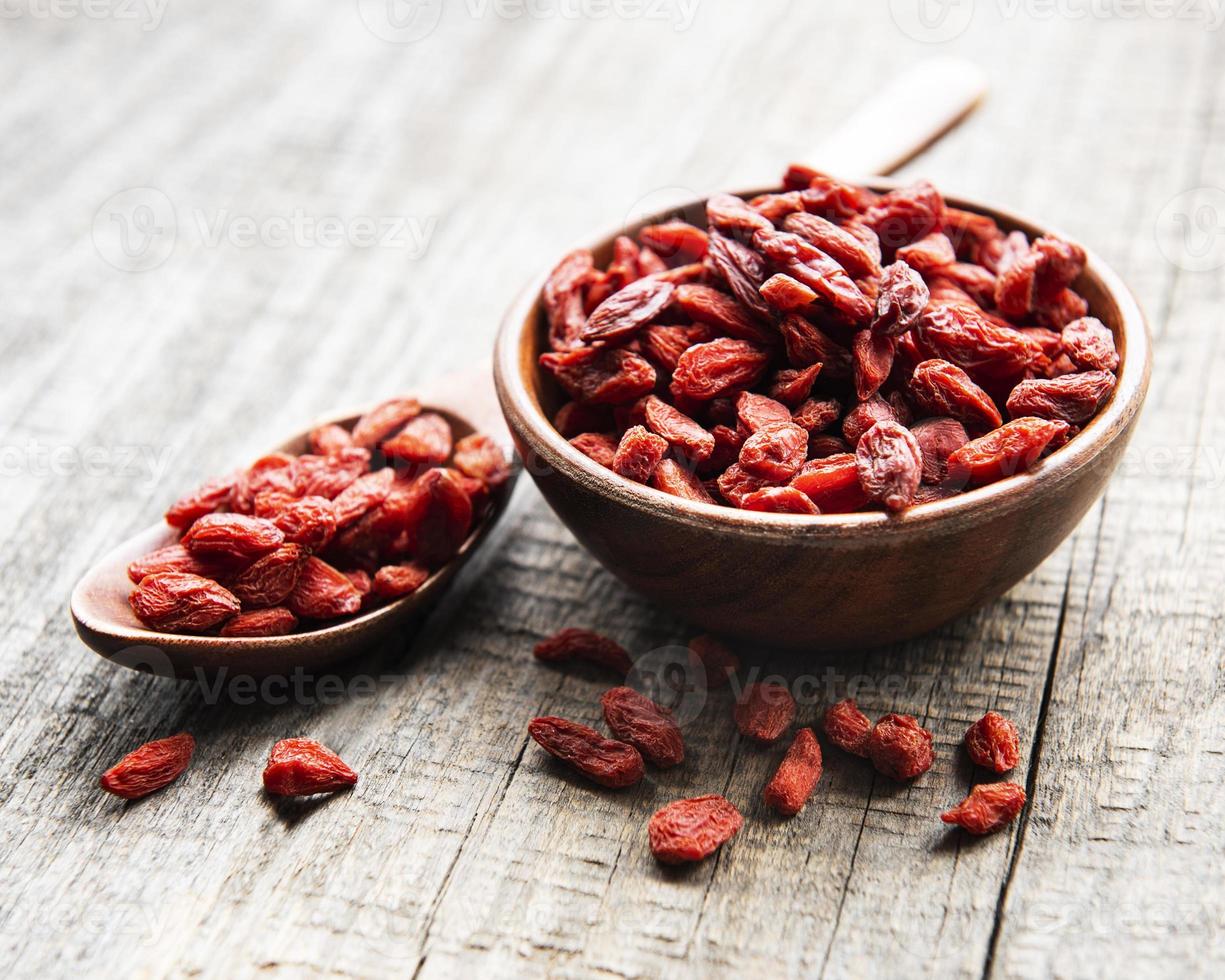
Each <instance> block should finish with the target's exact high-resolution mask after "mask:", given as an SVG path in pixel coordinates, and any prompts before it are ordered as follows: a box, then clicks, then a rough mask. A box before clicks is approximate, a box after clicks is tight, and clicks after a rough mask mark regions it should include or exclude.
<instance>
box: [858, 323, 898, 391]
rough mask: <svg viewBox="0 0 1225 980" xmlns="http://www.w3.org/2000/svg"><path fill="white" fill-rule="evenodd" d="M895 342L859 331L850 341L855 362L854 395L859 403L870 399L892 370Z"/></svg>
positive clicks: (868, 331)
mask: <svg viewBox="0 0 1225 980" xmlns="http://www.w3.org/2000/svg"><path fill="white" fill-rule="evenodd" d="M896 350H897V341H896V340H894V339H893V338H892V337H890V336H888V335H886V334H882V333H877V332H876V331H874V330H860V331H859V332H858V333H856V334H855V336H854V337H853V338H852V339H851V356H852V357H853V358H854V360H855V394H856V395H858V396H859V399H860V400H861V401H863V400H865V399H868V398H871V397H872V396H873V395H875V394H876V393H877V392H878V391H879V390H880V386H881V385H882V384H884V383H885V379H886V378H888V377H889V372H890V371H891V370H893V355H894V352H895V351H896Z"/></svg>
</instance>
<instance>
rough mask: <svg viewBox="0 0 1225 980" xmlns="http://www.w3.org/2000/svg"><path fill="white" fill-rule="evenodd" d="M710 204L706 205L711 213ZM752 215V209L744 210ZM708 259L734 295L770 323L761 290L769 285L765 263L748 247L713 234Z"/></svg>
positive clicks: (768, 310) (767, 307)
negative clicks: (765, 283)
mask: <svg viewBox="0 0 1225 980" xmlns="http://www.w3.org/2000/svg"><path fill="white" fill-rule="evenodd" d="M709 208H710V204H709V202H708V203H707V210H708V212H709ZM745 210H746V212H747V213H749V214H753V213H754V212H753V211H752V210H751V209H747V208H746V209H745ZM758 219H759V220H761V221H764V222H765V227H767V228H772V227H773V225H771V224H770V222H769V219H766V218H762V217H761V216H760V215H758ZM707 258H708V259H709V260H710V263H711V265H712V267H713V268H714V270H715V272H717V273H718V275H719V276H720V278H722V279H723V281H724V282H725V283H727V287H728V289H730V290H731V291H732V295H733V296H735V297H736V299H738V300H740V302H741V303H743V304H744V305H745V306H747V307H748V308H749V309H750V310H752V311H753V312H754V313H756V314H757V315H758V316H759V317H761V318H762V319H763V320H769V319H770V306H769V304H768V303H766V301H765V300H764V299H763V298H762V296H761V293H760V292H759V290H760V289H761V286H762V284H763V283H764V282H765V281H766V275H767V274H768V270H767V268H766V263H765V260H763V259H762V257H761V256H760V255H758V254H757V253H756V252H754V251H753V250H752V249H751V248H749V247H747V246H746V245H742V244H741V243H740V242H738V241H735V240H733V239H731V238H725V237H724V236H723V235H720V234H719V233H718V232H711V234H710V237H709V239H708V250H707Z"/></svg>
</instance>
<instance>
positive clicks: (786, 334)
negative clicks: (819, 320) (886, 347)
mask: <svg viewBox="0 0 1225 980" xmlns="http://www.w3.org/2000/svg"><path fill="white" fill-rule="evenodd" d="M778 329H779V332H780V333H781V334H782V335H783V346H784V347H785V348H786V350H787V360H789V361H790V362H791V363H792V364H793V365H795V366H796V367H808V366H809V365H811V364H820V365H821V373H822V375H824V376H825V377H827V378H829V379H831V380H834V381H838V380H842V379H844V378H849V377H850V376H851V373H852V371H853V368H854V361H853V359H852V357H851V352H850V351H849V350H847V349H846V348H845V347H843V346H842V345H841V344H839V343H838V342H837V341H836V340H834V339H833V338H831V337H830V336H829V335H828V334H827V333H825V331H823V330H821V329H820V328H819V327H817V326H816V324H814V323H812V322H810V321H809V320H806V319H804V317H802V316H799V315H797V314H795V313H788V314H787V315H786V316H784V317H783V318H782V320H781V321H780V322H779V325H778Z"/></svg>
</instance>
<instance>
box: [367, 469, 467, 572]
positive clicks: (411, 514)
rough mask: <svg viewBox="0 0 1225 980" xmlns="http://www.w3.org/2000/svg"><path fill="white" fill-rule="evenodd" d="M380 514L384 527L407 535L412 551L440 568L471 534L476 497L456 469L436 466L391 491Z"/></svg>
mask: <svg viewBox="0 0 1225 980" xmlns="http://www.w3.org/2000/svg"><path fill="white" fill-rule="evenodd" d="M377 516H378V521H377V523H376V526H377V527H378V528H379V530H380V531H382V532H383V533H385V534H390V535H392V536H396V535H400V536H403V537H404V539H405V550H406V552H407V553H408V554H411V555H412V556H413V558H415V559H416V560H417V561H419V562H421V563H423V564H425V565H427V566H429V567H430V568H436V567H438V566H439V565H442V564H443V563H445V562H447V561H450V560H451V558H453V557H454V556H455V553H456V552H457V551H459V549H460V546H461V545H463V543H464V540H465V539H466V538H467V536H468V532H469V531H470V530H471V528H472V499H471V498H470V497H469V496H468V494H467V493H465V492H464V488H463V487H462V486H461V485H460V483H459V480H458V479H457V478H456V476H455V474H454V473H452V472H451V471H449V470H445V469H432V470H427V471H426V472H425V473H424V474H422V475H421V476H420V477H418V478H417V479H416V480H412V481H411V482H409V483H407V484H406V485H403V486H400V487H397V488H396V489H394V490H393V491H392V492H391V493H389V494H388V495H387V499H386V500H384V501H383V504H382V506H381V508H380V510H379V513H378V515H377Z"/></svg>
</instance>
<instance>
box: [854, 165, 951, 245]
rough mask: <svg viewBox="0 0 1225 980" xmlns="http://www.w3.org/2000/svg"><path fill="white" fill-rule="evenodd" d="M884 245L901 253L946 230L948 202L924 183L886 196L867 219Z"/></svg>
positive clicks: (870, 208)
mask: <svg viewBox="0 0 1225 980" xmlns="http://www.w3.org/2000/svg"><path fill="white" fill-rule="evenodd" d="M863 220H864V222H865V223H866V224H867V225H868V226H869V227H870V228H871V229H872V230H873V231H875V232H876V234H877V236H878V237H879V238H880V242H881V245H883V246H884V247H885V248H888V249H898V248H901V247H902V246H903V245H908V244H909V243H910V242H913V241H917V240H918V239H920V238H923V237H925V236H926V235H930V234H931V233H932V232H933V231H939V230H940V229H941V228H942V227H943V226H944V199H943V198H941V196H940V193H939V191H937V190H936V188H934V187H933V186H932V185H931V184H930V183H929V182H928V181H926V180H920V181H916V182H915V183H913V184H911V185H910V186H908V187H900V188H898V189H897V190H895V191H890V192H889V193H888V194H885V195H883V196H882V197H881V198H880V199H879V200H878V201H877V202H876V203H875V204H873V205H872V206H871V207H869V208H868V209H867V210H866V211H865V212H864V215H863Z"/></svg>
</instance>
